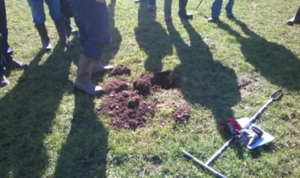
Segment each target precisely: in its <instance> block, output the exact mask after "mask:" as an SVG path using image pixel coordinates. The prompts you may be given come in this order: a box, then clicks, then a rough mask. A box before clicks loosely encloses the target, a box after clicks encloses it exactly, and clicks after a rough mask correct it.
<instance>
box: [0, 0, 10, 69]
mask: <svg viewBox="0 0 300 178" xmlns="http://www.w3.org/2000/svg"><path fill="white" fill-rule="evenodd" d="M0 34H1V35H0V38H1V39H0V43H1V44H0V74H3V71H4V67H5V64H6V63H9V62H10V61H11V60H12V57H11V55H12V53H13V50H12V49H11V48H10V46H9V44H8V42H7V36H8V30H7V19H6V9H5V0H0Z"/></svg>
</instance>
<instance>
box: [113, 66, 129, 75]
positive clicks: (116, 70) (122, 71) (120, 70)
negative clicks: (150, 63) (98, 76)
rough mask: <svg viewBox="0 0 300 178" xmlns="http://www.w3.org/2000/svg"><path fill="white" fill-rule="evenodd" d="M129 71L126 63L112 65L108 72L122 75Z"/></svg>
mask: <svg viewBox="0 0 300 178" xmlns="http://www.w3.org/2000/svg"><path fill="white" fill-rule="evenodd" d="M130 73H131V69H130V67H128V66H126V65H118V66H116V67H114V69H113V70H112V71H110V72H109V75H111V76H112V75H123V74H128V75H130Z"/></svg>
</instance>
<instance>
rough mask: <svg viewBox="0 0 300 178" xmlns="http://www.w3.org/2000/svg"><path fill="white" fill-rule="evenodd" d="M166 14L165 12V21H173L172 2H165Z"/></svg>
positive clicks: (169, 0) (166, 0)
mask: <svg viewBox="0 0 300 178" xmlns="http://www.w3.org/2000/svg"><path fill="white" fill-rule="evenodd" d="M164 12H165V20H166V21H172V0H165V4H164Z"/></svg>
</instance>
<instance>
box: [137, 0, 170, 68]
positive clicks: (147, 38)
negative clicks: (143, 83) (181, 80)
mask: <svg viewBox="0 0 300 178" xmlns="http://www.w3.org/2000/svg"><path fill="white" fill-rule="evenodd" d="M155 18H156V11H153V12H148V8H147V1H140V7H139V11H138V27H137V28H136V29H135V36H136V41H137V42H138V45H139V47H140V49H142V50H143V51H144V52H145V53H146V55H147V56H148V57H147V59H146V61H145V64H144V65H145V70H146V71H150V72H158V71H161V70H162V68H163V66H162V59H163V58H164V56H166V55H168V54H171V53H172V45H171V42H170V39H169V36H168V34H167V33H166V30H165V29H164V28H163V27H162V26H161V24H160V23H158V22H156V21H155Z"/></svg>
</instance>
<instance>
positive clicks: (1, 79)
mask: <svg viewBox="0 0 300 178" xmlns="http://www.w3.org/2000/svg"><path fill="white" fill-rule="evenodd" d="M8 84H9V81H8V80H7V78H6V77H5V75H4V74H0V87H4V86H5V85H8Z"/></svg>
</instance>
